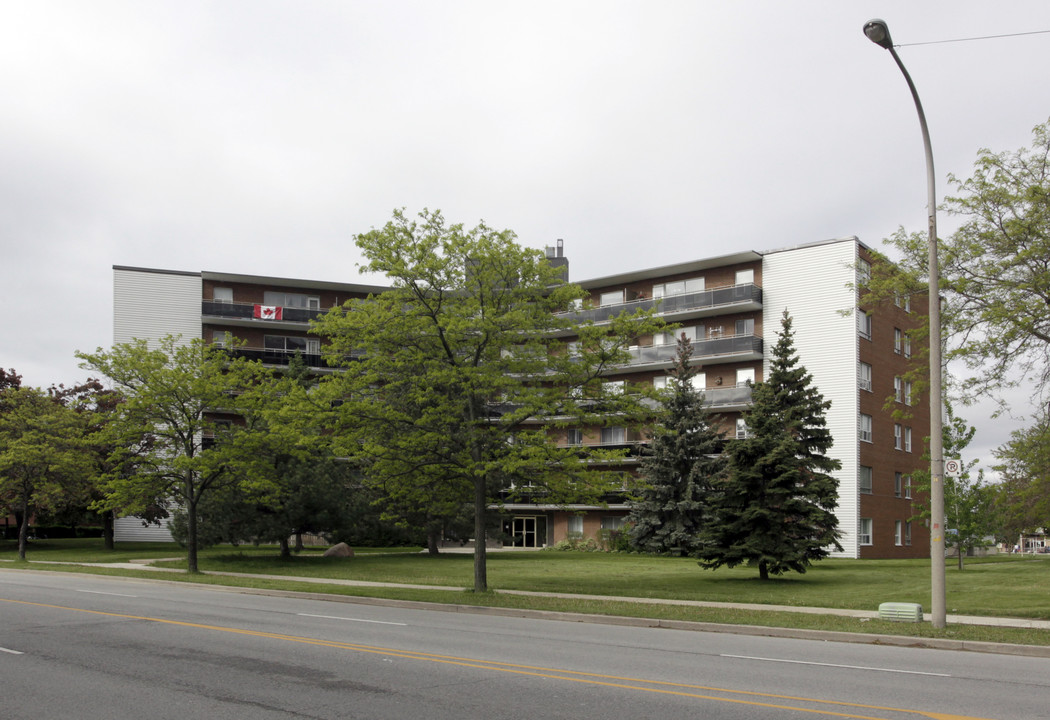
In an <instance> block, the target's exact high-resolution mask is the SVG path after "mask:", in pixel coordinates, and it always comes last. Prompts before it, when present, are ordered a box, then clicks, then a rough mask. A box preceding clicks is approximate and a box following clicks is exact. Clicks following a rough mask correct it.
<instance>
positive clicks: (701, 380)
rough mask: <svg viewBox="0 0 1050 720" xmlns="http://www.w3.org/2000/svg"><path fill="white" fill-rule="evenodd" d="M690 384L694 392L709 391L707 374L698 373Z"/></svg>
mask: <svg viewBox="0 0 1050 720" xmlns="http://www.w3.org/2000/svg"><path fill="white" fill-rule="evenodd" d="M689 384H690V385H691V386H692V388H693V390H696V391H697V392H703V391H704V390H707V373H702V372H698V373H697V374H696V375H693V378H692V380H690V381H689Z"/></svg>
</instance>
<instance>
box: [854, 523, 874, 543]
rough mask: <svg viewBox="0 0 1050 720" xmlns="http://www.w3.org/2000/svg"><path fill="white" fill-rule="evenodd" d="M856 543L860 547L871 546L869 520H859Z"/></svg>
mask: <svg viewBox="0 0 1050 720" xmlns="http://www.w3.org/2000/svg"><path fill="white" fill-rule="evenodd" d="M857 541H858V542H859V543H860V544H861V545H871V544H872V543H871V518H861V519H860V532H858V533H857Z"/></svg>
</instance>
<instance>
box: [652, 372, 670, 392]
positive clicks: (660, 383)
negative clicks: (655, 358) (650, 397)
mask: <svg viewBox="0 0 1050 720" xmlns="http://www.w3.org/2000/svg"><path fill="white" fill-rule="evenodd" d="M653 387H654V388H656V389H657V390H666V389H667V376H666V375H657V376H656V377H654V378H653Z"/></svg>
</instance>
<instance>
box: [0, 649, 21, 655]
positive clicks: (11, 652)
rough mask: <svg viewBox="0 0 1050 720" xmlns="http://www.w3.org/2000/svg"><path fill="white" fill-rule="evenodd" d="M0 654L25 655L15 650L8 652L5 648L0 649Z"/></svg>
mask: <svg viewBox="0 0 1050 720" xmlns="http://www.w3.org/2000/svg"><path fill="white" fill-rule="evenodd" d="M0 652H5V653H8V654H10V655H25V653H23V652H18V651H17V650H8V649H7V648H5V647H0Z"/></svg>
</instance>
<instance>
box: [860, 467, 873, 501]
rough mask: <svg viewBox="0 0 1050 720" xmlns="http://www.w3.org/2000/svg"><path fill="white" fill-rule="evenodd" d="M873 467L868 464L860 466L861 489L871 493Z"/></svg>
mask: <svg viewBox="0 0 1050 720" xmlns="http://www.w3.org/2000/svg"><path fill="white" fill-rule="evenodd" d="M871 475H872V472H871V468H870V467H868V466H866V465H861V466H860V491H861V492H862V493H865V494H867V495H871Z"/></svg>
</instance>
